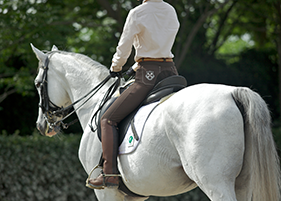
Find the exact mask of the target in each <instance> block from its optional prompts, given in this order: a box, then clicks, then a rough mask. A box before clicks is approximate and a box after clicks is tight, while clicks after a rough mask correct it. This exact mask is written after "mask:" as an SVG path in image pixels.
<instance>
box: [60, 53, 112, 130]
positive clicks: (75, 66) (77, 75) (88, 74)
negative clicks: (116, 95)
mask: <svg viewBox="0 0 281 201" xmlns="http://www.w3.org/2000/svg"><path fill="white" fill-rule="evenodd" d="M59 56H60V55H58V57H57V62H58V64H59V65H57V66H59V68H60V69H58V70H59V71H60V72H61V74H62V75H63V76H64V77H63V78H62V79H61V80H62V82H63V85H62V86H64V87H65V90H66V91H67V94H68V96H69V99H70V101H71V102H72V103H73V102H75V101H77V100H79V99H80V98H81V97H83V96H85V95H86V94H87V93H88V92H90V91H91V90H92V89H93V88H94V87H95V86H97V85H98V84H99V83H100V82H101V81H102V80H103V79H104V78H105V77H106V76H107V75H108V70H107V68H106V67H104V66H101V65H100V64H99V63H95V62H93V63H91V65H90V64H89V63H86V62H84V61H81V60H79V59H77V58H74V57H73V56H71V55H63V56H60V57H59ZM93 64H96V66H95V65H93ZM111 83H112V80H109V82H108V83H106V84H105V85H104V87H102V88H101V89H100V90H99V91H98V92H97V93H96V94H95V95H94V96H93V97H92V98H90V99H89V100H88V101H87V103H86V104H85V105H83V106H82V107H81V108H80V109H79V110H78V111H77V116H78V119H79V121H80V123H81V126H82V128H83V130H84V129H85V127H86V126H87V123H88V121H89V119H90V118H91V115H92V113H93V110H94V108H95V107H96V105H97V104H98V103H99V102H100V101H101V99H102V97H103V94H104V93H105V91H106V89H108V87H109V86H110V84H111ZM87 98H88V97H87ZM87 98H85V99H83V100H82V101H80V102H79V103H78V104H76V105H75V106H74V108H77V107H79V106H80V105H81V104H82V103H84V101H85V100H86V99H87Z"/></svg>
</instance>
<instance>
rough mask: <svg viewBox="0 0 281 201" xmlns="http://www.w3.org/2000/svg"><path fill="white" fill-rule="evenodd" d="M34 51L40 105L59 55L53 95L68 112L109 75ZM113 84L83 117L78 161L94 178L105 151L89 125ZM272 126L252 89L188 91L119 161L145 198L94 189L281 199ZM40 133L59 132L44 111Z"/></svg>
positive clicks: (90, 64) (165, 107)
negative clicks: (77, 101)
mask: <svg viewBox="0 0 281 201" xmlns="http://www.w3.org/2000/svg"><path fill="white" fill-rule="evenodd" d="M32 49H33V51H34V53H35V54H36V56H37V58H38V59H39V67H40V68H39V72H38V75H37V77H36V79H35V85H36V87H37V88H38V92H39V95H40V99H41V98H42V90H40V85H41V84H42V83H43V82H44V80H42V76H43V74H44V69H43V68H42V65H43V64H44V63H45V61H46V59H47V57H48V55H52V56H49V64H48V71H47V74H48V81H47V86H48V90H47V93H48V96H49V99H50V100H51V102H52V103H54V104H55V105H58V106H63V107H66V106H68V105H69V104H71V103H73V102H74V101H76V100H78V99H79V98H81V97H82V96H84V95H85V94H86V93H87V92H88V91H90V90H91V89H92V88H94V87H95V86H96V85H97V84H98V83H100V82H101V81H102V80H103V79H104V78H105V77H106V76H108V75H109V73H108V69H107V68H106V67H104V66H102V65H101V64H99V63H97V62H95V61H93V60H91V59H90V58H88V57H86V56H84V55H81V54H76V53H68V52H63V51H58V50H57V49H56V48H53V49H52V54H45V53H43V52H42V51H40V50H38V49H36V48H35V47H33V46H32ZM112 82H113V81H112V80H110V82H109V83H107V84H106V85H105V86H104V87H102V89H101V90H99V92H98V93H97V94H96V95H95V96H93V97H92V98H91V99H90V100H89V101H88V102H87V103H86V104H85V105H83V107H81V108H79V109H78V110H77V111H76V112H77V115H78V118H79V121H80V123H81V125H82V128H83V131H84V133H83V136H82V139H81V143H80V148H79V159H80V161H81V163H82V165H83V167H84V169H85V171H86V172H87V173H88V174H89V172H90V171H91V170H92V168H93V167H94V166H95V165H97V164H98V162H99V159H100V156H101V152H102V148H101V143H100V141H99V139H98V137H97V135H96V134H95V133H93V132H91V130H90V128H89V126H88V124H89V120H90V119H91V116H92V113H93V111H94V109H93V108H94V107H97V104H98V103H99V102H100V100H101V99H102V97H103V95H104V93H105V91H106V89H107V88H108V87H109V85H110V84H111V83H112ZM40 101H41V102H42V100H40ZM239 105H240V107H238V106H239ZM41 107H42V105H41ZM77 107H78V106H75V108H77ZM239 108H240V109H239ZM45 118H46V115H45ZM53 118H56V117H53ZM270 121H271V120H270V114H269V110H268V108H267V105H266V103H265V102H264V101H263V99H262V98H261V97H260V96H259V95H258V94H257V93H255V92H253V91H251V90H250V89H248V88H244V87H232V86H225V85H216V84H199V85H194V86H190V87H187V88H185V89H183V90H181V91H179V92H177V93H176V94H175V95H173V96H172V97H171V98H169V99H168V100H166V101H165V102H164V103H162V104H160V105H159V106H158V107H157V108H156V109H155V110H154V112H153V113H152V114H151V116H150V118H149V122H147V124H146V126H145V128H144V132H143V135H142V138H141V142H140V144H139V146H138V148H137V149H136V150H135V151H134V152H133V153H131V154H125V155H120V156H119V157H118V163H119V165H118V168H119V170H120V172H121V175H122V179H123V182H124V183H125V184H126V185H127V187H128V188H129V189H130V190H131V191H132V192H134V193H137V194H140V195H144V196H146V197H143V198H142V197H140V198H133V197H130V196H126V195H124V194H123V193H121V192H120V191H118V190H115V189H104V190H95V193H96V196H97V198H98V199H99V200H105V201H112V200H118V201H119V200H139V201H141V200H146V199H148V197H149V196H150V195H153V196H171V195H177V194H180V193H184V192H187V191H190V190H192V189H194V188H195V187H197V186H198V187H199V188H200V189H201V190H202V191H203V192H204V193H205V194H206V195H207V196H208V197H209V199H210V200H212V201H237V200H238V201H280V166H279V159H278V155H277V152H276V147H275V144H274V141H273V137H272V133H271V128H270ZM37 128H38V129H39V130H40V131H41V133H43V134H45V135H49V136H53V135H55V134H56V131H55V130H52V129H50V128H49V126H47V123H46V121H45V119H44V115H43V112H42V109H41V108H39V116H38V120H37ZM98 173H99V172H97V173H95V175H93V177H94V176H96V175H97V174H98Z"/></svg>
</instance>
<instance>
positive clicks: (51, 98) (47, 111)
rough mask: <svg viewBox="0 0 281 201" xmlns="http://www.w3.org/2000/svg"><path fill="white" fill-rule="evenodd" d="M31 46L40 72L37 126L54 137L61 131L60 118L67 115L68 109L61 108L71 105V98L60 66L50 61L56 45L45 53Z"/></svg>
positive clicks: (37, 85) (45, 133)
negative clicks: (64, 84)
mask: <svg viewBox="0 0 281 201" xmlns="http://www.w3.org/2000/svg"><path fill="white" fill-rule="evenodd" d="M31 47H32V50H33V52H34V53H35V55H36V57H37V58H38V60H39V67H38V74H37V76H36V78H35V80H34V83H35V86H36V88H37V91H38V94H39V98H40V102H39V113H38V118H37V121H36V126H37V129H38V130H39V131H40V133H41V134H42V135H46V136H49V137H52V136H54V135H56V134H57V132H58V131H59V127H60V123H61V122H60V120H61V119H62V118H63V117H64V116H65V115H66V114H65V113H66V111H65V110H63V111H61V109H62V108H65V107H66V106H67V105H69V102H70V100H69V96H68V94H67V92H66V90H65V87H64V86H63V81H62V80H63V77H62V76H61V75H62V73H61V72H60V71H59V70H58V68H59V66H56V65H55V62H53V61H52V62H51V61H50V58H51V57H52V55H53V54H55V53H56V52H57V51H58V49H57V48H56V47H55V46H54V47H53V48H52V50H51V52H49V53H47V54H45V53H43V52H42V51H40V50H38V49H37V48H35V47H34V46H33V45H32V44H31Z"/></svg>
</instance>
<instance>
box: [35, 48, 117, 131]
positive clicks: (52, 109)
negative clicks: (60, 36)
mask: <svg viewBox="0 0 281 201" xmlns="http://www.w3.org/2000/svg"><path fill="white" fill-rule="evenodd" d="M54 53H56V52H51V53H49V55H48V57H47V58H46V60H45V63H44V64H43V66H41V67H40V68H42V69H43V70H44V71H43V76H42V80H41V81H40V82H39V83H40V86H39V90H40V95H41V102H40V103H39V107H40V108H41V109H42V112H43V114H44V118H45V120H46V121H47V123H49V125H50V127H51V128H53V129H58V128H59V126H60V125H62V127H63V128H64V129H67V128H68V127H69V126H70V125H72V124H74V123H76V122H77V121H78V119H75V120H73V121H72V122H70V123H63V121H64V120H65V119H67V118H68V117H70V116H71V115H72V114H73V113H75V112H76V111H77V110H79V109H80V108H81V107H82V106H84V105H85V104H86V103H87V102H88V101H89V100H90V99H91V98H92V97H93V96H94V95H95V94H96V93H97V92H98V91H99V90H100V88H102V87H103V86H104V85H105V84H106V83H107V82H108V80H110V78H111V76H110V75H108V76H107V77H106V78H105V79H104V80H103V81H101V82H100V83H99V84H98V85H97V86H96V87H94V88H93V89H92V90H91V91H89V92H88V93H87V94H86V95H84V96H83V97H81V98H80V99H78V100H76V101H75V102H73V103H72V104H71V105H69V106H67V107H63V106H61V107H60V106H58V105H56V104H55V103H53V102H52V101H51V100H50V98H49V95H48V69H49V63H50V58H51V57H52V55H53V54H54ZM120 80H121V76H118V79H117V80H116V81H115V82H114V83H113V84H112V85H111V86H110V87H109V89H108V91H107V92H106V93H105V96H104V98H103V99H102V101H101V103H100V106H99V108H98V109H97V111H96V112H95V114H94V116H93V118H94V117H95V116H97V114H98V113H99V111H100V109H101V108H102V106H103V105H104V104H105V103H106V101H107V100H109V99H110V98H111V96H112V95H113V94H114V92H115V91H116V90H117V88H118V87H119V85H120ZM83 100H84V102H83V103H82V104H81V105H80V106H79V107H77V108H76V109H74V105H76V104H77V103H79V102H81V101H83ZM55 117H59V118H61V119H60V120H55ZM93 118H92V120H93ZM90 126H91V125H90ZM91 128H92V126H91ZM92 130H93V128H92Z"/></svg>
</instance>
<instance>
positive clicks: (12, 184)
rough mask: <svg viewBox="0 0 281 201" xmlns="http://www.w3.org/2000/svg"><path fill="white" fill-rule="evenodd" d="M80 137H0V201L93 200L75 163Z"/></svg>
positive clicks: (78, 163) (92, 195)
mask: <svg viewBox="0 0 281 201" xmlns="http://www.w3.org/2000/svg"><path fill="white" fill-rule="evenodd" d="M79 142H80V136H77V135H71V136H62V135H61V136H58V137H54V138H47V137H43V136H39V135H33V136H31V137H20V136H0V200H1V201H20V200H21V201H25V200H26V201H40V200H44V201H66V200H67V201H80V200H96V198H95V195H94V191H93V190H91V189H88V188H86V187H85V185H84V184H85V180H86V178H87V175H86V173H85V171H84V169H83V167H82V165H81V164H80V162H79V160H78V156H77V153H78V146H79Z"/></svg>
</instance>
